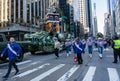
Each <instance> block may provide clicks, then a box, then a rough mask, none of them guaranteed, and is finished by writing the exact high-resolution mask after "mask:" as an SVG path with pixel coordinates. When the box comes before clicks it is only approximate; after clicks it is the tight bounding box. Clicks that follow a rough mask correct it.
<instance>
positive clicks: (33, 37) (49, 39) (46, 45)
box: [24, 31, 71, 54]
mask: <svg viewBox="0 0 120 81" xmlns="http://www.w3.org/2000/svg"><path fill="white" fill-rule="evenodd" d="M70 37H71V35H70V34H63V33H54V34H53V33H49V32H46V31H41V32H36V33H33V34H25V35H24V39H25V41H29V50H30V52H31V54H35V52H37V51H39V52H42V53H52V52H54V38H58V40H59V41H60V43H61V47H60V50H63V49H64V42H65V39H66V38H70Z"/></svg>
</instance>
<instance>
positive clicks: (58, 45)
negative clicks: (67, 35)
mask: <svg viewBox="0 0 120 81" xmlns="http://www.w3.org/2000/svg"><path fill="white" fill-rule="evenodd" d="M59 48H60V42H59V41H58V39H57V38H55V39H54V52H55V56H56V57H57V58H58V57H59Z"/></svg>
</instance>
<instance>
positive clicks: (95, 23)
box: [93, 3, 98, 36]
mask: <svg viewBox="0 0 120 81" xmlns="http://www.w3.org/2000/svg"><path fill="white" fill-rule="evenodd" d="M93 6H94V10H93V36H96V35H97V33H98V26H97V16H96V3H94V4H93Z"/></svg>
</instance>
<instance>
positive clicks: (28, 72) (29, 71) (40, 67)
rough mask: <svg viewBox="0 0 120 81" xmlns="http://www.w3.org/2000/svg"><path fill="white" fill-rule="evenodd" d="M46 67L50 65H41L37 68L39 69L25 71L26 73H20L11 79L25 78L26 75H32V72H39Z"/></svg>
mask: <svg viewBox="0 0 120 81" xmlns="http://www.w3.org/2000/svg"><path fill="white" fill-rule="evenodd" d="M48 65H50V64H49V63H46V64H43V65H41V66H39V67H37V68H34V69H31V70H28V71H26V72H23V73H21V74H19V75H16V76H14V77H13V78H16V77H23V76H26V75H28V74H30V73H33V72H35V71H37V70H39V69H42V68H44V67H45V66H48Z"/></svg>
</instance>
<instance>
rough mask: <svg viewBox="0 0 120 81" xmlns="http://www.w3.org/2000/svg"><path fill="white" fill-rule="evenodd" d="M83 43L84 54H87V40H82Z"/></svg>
mask: <svg viewBox="0 0 120 81" xmlns="http://www.w3.org/2000/svg"><path fill="white" fill-rule="evenodd" d="M82 43H83V53H84V54H85V48H86V41H85V39H83V40H82Z"/></svg>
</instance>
